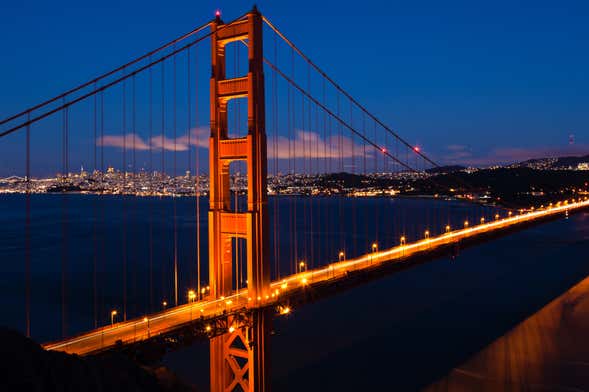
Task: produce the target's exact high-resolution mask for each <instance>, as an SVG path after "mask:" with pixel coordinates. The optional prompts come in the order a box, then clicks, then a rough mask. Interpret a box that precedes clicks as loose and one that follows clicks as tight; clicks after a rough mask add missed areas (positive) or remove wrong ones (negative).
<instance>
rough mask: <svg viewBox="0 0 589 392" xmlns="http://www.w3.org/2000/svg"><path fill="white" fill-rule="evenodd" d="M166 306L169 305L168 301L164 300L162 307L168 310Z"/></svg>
mask: <svg viewBox="0 0 589 392" xmlns="http://www.w3.org/2000/svg"><path fill="white" fill-rule="evenodd" d="M166 306H168V302H167V301H162V308H164V310H166Z"/></svg>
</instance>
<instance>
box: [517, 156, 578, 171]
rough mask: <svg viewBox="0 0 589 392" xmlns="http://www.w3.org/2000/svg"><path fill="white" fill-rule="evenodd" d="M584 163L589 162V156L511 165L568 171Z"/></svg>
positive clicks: (539, 160) (533, 160) (544, 159)
mask: <svg viewBox="0 0 589 392" xmlns="http://www.w3.org/2000/svg"><path fill="white" fill-rule="evenodd" d="M583 162H589V155H583V156H578V157H559V158H538V159H528V160H527V161H523V162H519V163H516V164H513V165H511V167H531V168H543V169H568V168H569V167H572V168H576V167H577V166H578V165H579V163H583Z"/></svg>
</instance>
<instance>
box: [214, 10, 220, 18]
mask: <svg viewBox="0 0 589 392" xmlns="http://www.w3.org/2000/svg"><path fill="white" fill-rule="evenodd" d="M215 17H216V18H220V17H221V10H217V11H215Z"/></svg>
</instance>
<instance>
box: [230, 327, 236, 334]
mask: <svg viewBox="0 0 589 392" xmlns="http://www.w3.org/2000/svg"><path fill="white" fill-rule="evenodd" d="M229 332H230V333H233V332H235V327H234V326H233V325H232V326H230V327H229Z"/></svg>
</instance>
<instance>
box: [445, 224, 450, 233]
mask: <svg viewBox="0 0 589 392" xmlns="http://www.w3.org/2000/svg"><path fill="white" fill-rule="evenodd" d="M449 232H450V225H446V233H449Z"/></svg>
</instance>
